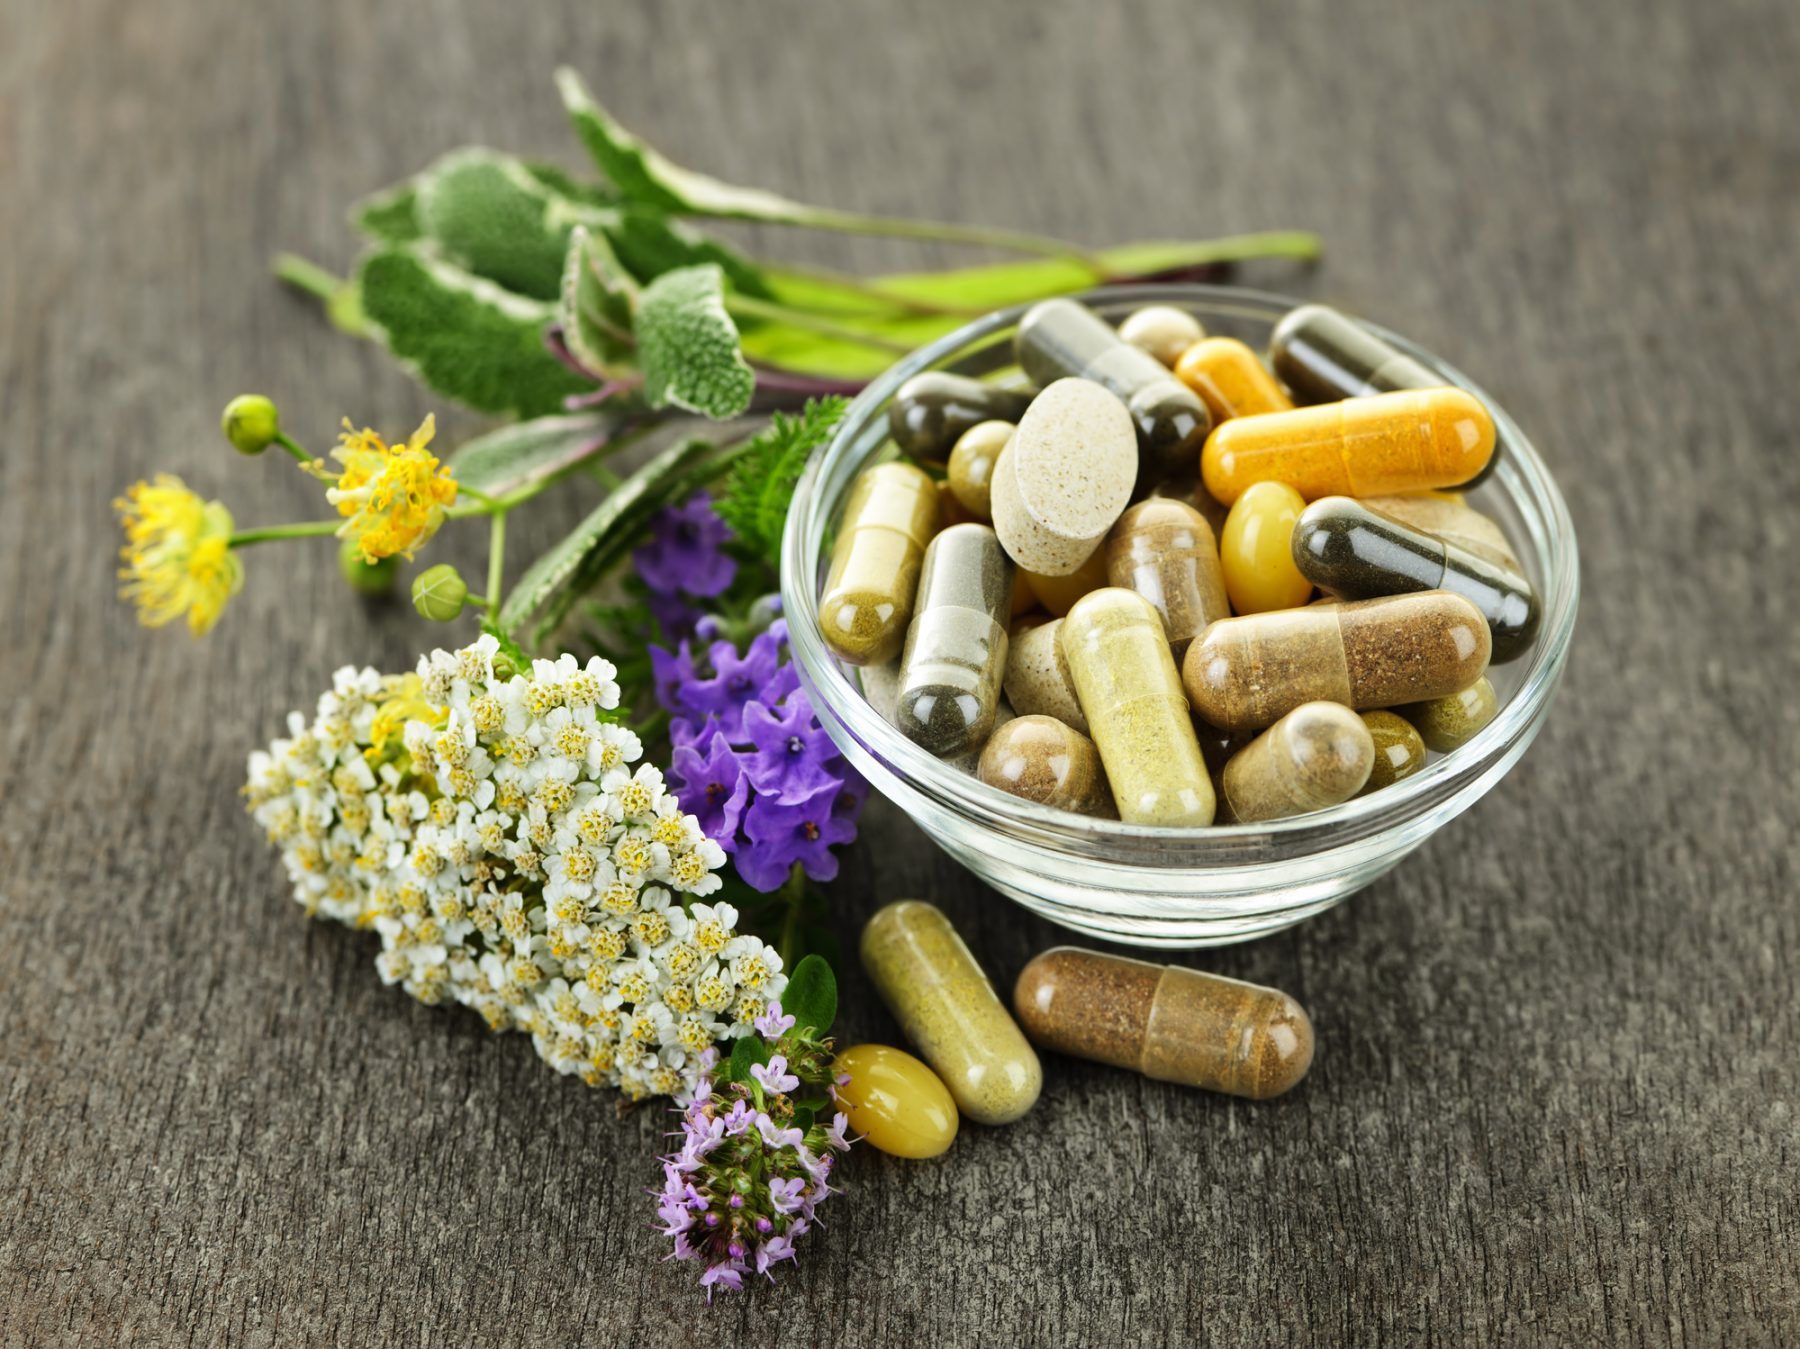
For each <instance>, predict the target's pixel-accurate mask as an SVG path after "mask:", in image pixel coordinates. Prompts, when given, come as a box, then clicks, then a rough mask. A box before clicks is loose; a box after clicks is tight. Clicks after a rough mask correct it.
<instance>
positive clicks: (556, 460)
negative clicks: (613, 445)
mask: <svg viewBox="0 0 1800 1349" xmlns="http://www.w3.org/2000/svg"><path fill="white" fill-rule="evenodd" d="M617 426H618V419H617V418H616V417H614V416H612V415H610V414H608V413H606V412H584V413H581V414H579V415H577V416H572V417H535V418H533V419H532V420H531V421H528V422H512V423H509V424H508V425H506V426H502V427H498V428H496V429H495V430H492V431H489V432H488V433H487V434H486V435H483V436H477V437H475V439H473V440H470V441H466V442H464V443H463V444H462V445H460V446H458V447H457V450H456V452H455V453H454V454H452V455H451V456H450V458H449V460H448V461H447V462H448V464H449V467H450V468H451V469H453V470H454V471H455V473H456V481H457V482H458V483H459V484H461V485H462V486H464V487H472V488H474V489H475V490H476V491H478V492H485V493H487V494H488V495H489V496H504V495H506V493H508V492H511V491H515V490H516V489H518V488H520V487H523V486H525V484H527V483H531V482H537V481H539V480H540V479H543V478H549V477H554V476H555V475H556V474H558V473H562V472H564V471H565V470H567V469H570V468H573V467H574V466H575V465H576V464H579V463H581V462H582V461H583V460H585V459H589V458H592V457H593V456H595V455H597V454H600V453H602V452H604V451H605V450H606V448H607V443H608V441H609V439H610V438H611V436H612V433H613V431H614V430H615V429H616V428H617Z"/></svg>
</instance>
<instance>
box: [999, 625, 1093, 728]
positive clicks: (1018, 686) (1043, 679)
mask: <svg viewBox="0 0 1800 1349" xmlns="http://www.w3.org/2000/svg"><path fill="white" fill-rule="evenodd" d="M1062 622H1063V621H1062V619H1060V618H1053V619H1051V620H1050V621H1049V622H1048V623H1021V624H1019V625H1018V627H1016V628H1015V629H1013V634H1012V640H1011V642H1010V643H1008V645H1007V649H1006V674H1005V676H1004V677H1003V679H1002V681H1001V682H1002V684H1003V685H1004V686H1005V689H1006V701H1007V702H1009V703H1011V704H1012V708H1013V711H1014V712H1016V713H1018V714H1019V715H1020V716H1022V717H1028V716H1036V715H1043V716H1049V717H1055V718H1056V719H1057V720H1058V721H1061V722H1064V723H1065V724H1067V725H1069V726H1072V727H1074V728H1075V729H1076V730H1077V731H1080V732H1081V733H1082V734H1083V735H1086V734H1088V724H1087V718H1086V717H1085V716H1083V715H1082V711H1081V701H1080V700H1079V699H1078V698H1076V696H1075V683H1074V680H1072V679H1071V678H1070V677H1069V664H1068V662H1067V661H1066V660H1064V659H1063V654H1062V645H1061V643H1060V642H1059V641H1058V640H1057V639H1058V637H1059V636H1060V635H1061V633H1062Z"/></svg>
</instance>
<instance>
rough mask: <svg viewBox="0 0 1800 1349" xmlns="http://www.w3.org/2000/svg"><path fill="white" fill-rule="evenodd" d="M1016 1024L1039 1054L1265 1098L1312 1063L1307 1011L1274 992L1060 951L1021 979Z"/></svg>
mask: <svg viewBox="0 0 1800 1349" xmlns="http://www.w3.org/2000/svg"><path fill="white" fill-rule="evenodd" d="M1013 1007H1014V1009H1015V1010H1016V1011H1017V1012H1018V1014H1019V1023H1020V1024H1021V1025H1022V1026H1024V1027H1025V1032H1026V1034H1028V1035H1029V1036H1030V1037H1031V1038H1032V1040H1033V1041H1035V1042H1036V1043H1037V1044H1038V1045H1039V1046H1040V1047H1041V1048H1044V1049H1049V1050H1053V1051H1055V1052H1057V1053H1060V1054H1072V1055H1074V1056H1076V1057H1077V1058H1083V1059H1093V1060H1095V1061H1096V1062H1099V1063H1108V1064H1112V1065H1113V1066H1114V1067H1118V1068H1133V1069H1136V1070H1137V1071H1138V1072H1140V1073H1142V1074H1144V1076H1146V1077H1153V1078H1155V1079H1157V1080H1158V1081H1161V1082H1176V1083H1179V1084H1181V1085H1182V1086H1187V1087H1199V1088H1202V1089H1203V1090H1206V1091H1219V1092H1225V1093H1227V1094H1228V1095H1232V1096H1244V1097H1248V1098H1249V1099H1250V1100H1253V1101H1266V1100H1268V1099H1269V1098H1270V1097H1274V1096H1279V1095H1281V1094H1282V1093H1283V1092H1285V1091H1288V1090H1290V1089H1291V1088H1292V1087H1293V1086H1294V1085H1295V1084H1297V1083H1298V1082H1299V1081H1300V1079H1301V1078H1303V1077H1305V1076H1306V1070H1307V1069H1308V1068H1310V1067H1311V1066H1312V1059H1313V1028H1312V1022H1311V1020H1309V1019H1308V1017H1307V1015H1306V1011H1305V1009H1304V1008H1302V1007H1301V1006H1300V1004H1299V1003H1297V1002H1295V1001H1294V1000H1293V999H1292V998H1291V997H1289V996H1288V995H1287V994H1285V993H1282V992H1280V991H1279V990H1277V989H1273V988H1262V987H1259V986H1258V985H1256V984H1246V983H1242V982H1240V981H1239V980H1236V979H1226V978H1224V977H1223V976H1221V975H1217V974H1202V973H1201V972H1200V971H1199V970H1190V969H1184V968H1182V967H1181V966H1179V965H1153V964H1151V963H1150V962H1149V961H1146V960H1132V959H1130V958H1128V957H1126V956H1116V955H1110V954H1102V953H1101V952H1099V951H1083V950H1080V949H1079V948H1077V947H1073V946H1058V947H1055V948H1053V949H1052V950H1049V951H1045V952H1044V953H1043V954H1042V955H1040V956H1038V957H1037V958H1036V959H1034V960H1033V961H1032V962H1031V963H1030V964H1029V965H1027V966H1026V967H1025V968H1024V969H1023V970H1021V971H1020V972H1019V979H1018V982H1017V983H1016V984H1015V985H1014V986H1013Z"/></svg>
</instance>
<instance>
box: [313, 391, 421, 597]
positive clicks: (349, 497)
mask: <svg viewBox="0 0 1800 1349" xmlns="http://www.w3.org/2000/svg"><path fill="white" fill-rule="evenodd" d="M436 433H437V419H436V418H435V417H433V416H427V417H426V418H425V420H424V421H423V422H422V423H420V425H419V429H418V430H417V431H414V432H413V433H412V436H411V437H410V438H409V439H408V440H407V442H406V444H404V445H389V444H388V443H387V442H386V441H385V440H383V439H382V438H381V437H380V436H378V435H376V434H375V432H373V431H371V430H369V429H368V428H367V427H365V428H364V429H363V430H361V431H358V430H357V429H356V428H355V426H353V425H352V424H351V422H350V419H349V418H348V417H346V418H345V419H344V430H343V434H342V435H340V436H339V437H338V441H339V444H338V448H337V449H335V450H333V451H332V452H331V457H332V458H333V459H336V460H337V461H338V462H339V463H340V464H342V465H343V471H342V472H340V473H336V474H333V473H330V472H328V471H327V470H326V469H325V467H324V465H323V463H322V462H320V461H317V460H315V461H313V463H312V464H311V465H309V471H310V472H312V473H313V474H314V475H315V476H317V477H320V478H323V479H325V480H326V481H329V482H331V483H332V484H333V486H332V487H331V488H330V490H328V491H327V492H326V493H325V499H326V500H327V501H329V502H330V503H331V504H332V505H333V506H336V507H337V509H338V514H339V515H342V516H345V517H347V518H346V519H345V521H344V525H343V528H342V529H340V530H339V531H338V537H339V538H345V539H355V540H356V542H357V543H358V545H359V546H360V547H361V548H362V554H363V560H364V561H365V562H379V561H380V560H381V559H382V558H384V557H404V558H408V559H410V558H411V557H412V556H413V554H414V553H415V552H417V551H418V549H419V548H420V546H421V545H423V544H424V543H425V542H426V541H427V540H429V539H430V538H431V536H432V535H433V534H435V533H437V531H438V526H439V525H441V524H443V523H444V517H445V512H446V511H448V510H449V508H450V507H451V506H454V505H455V504H456V479H455V478H453V477H451V476H450V470H449V469H447V468H443V467H440V465H439V464H438V461H437V458H436V456H434V455H433V454H431V452H430V451H429V450H427V449H426V448H425V447H426V446H427V445H429V444H430V443H431V438H432V436H434V435H435V434H436Z"/></svg>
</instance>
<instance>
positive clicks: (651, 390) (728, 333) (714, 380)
mask: <svg viewBox="0 0 1800 1349" xmlns="http://www.w3.org/2000/svg"><path fill="white" fill-rule="evenodd" d="M632 327H633V331H634V332H635V334H636V336H637V344H638V364H639V365H640V366H641V367H642V369H643V372H644V398H645V399H646V400H647V401H648V402H649V404H650V406H651V407H667V406H669V405H670V404H673V405H674V406H676V407H679V408H685V409H686V410H687V411H689V412H698V413H702V414H704V415H705V416H708V417H712V418H714V419H723V418H726V417H735V416H736V415H737V414H738V413H740V412H742V411H743V410H744V409H745V408H747V407H749V406H750V396H751V394H753V393H754V392H755V391H756V376H755V374H754V373H753V372H752V371H751V369H750V365H749V363H748V362H747V361H745V360H744V354H743V352H742V351H741V350H739V348H738V330H737V325H736V324H734V323H733V322H732V321H731V315H730V314H728V313H726V312H725V273H724V270H723V269H722V268H721V267H720V266H719V265H718V264H717V263H705V264H702V265H701V266H698V267H682V268H678V269H677V270H675V271H673V272H665V273H664V274H663V275H661V276H659V277H657V278H656V280H654V281H652V282H651V283H650V284H649V285H648V286H646V287H645V288H644V293H643V295H642V296H640V297H639V300H638V305H637V313H636V315H635V317H634V321H633V324H632Z"/></svg>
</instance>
